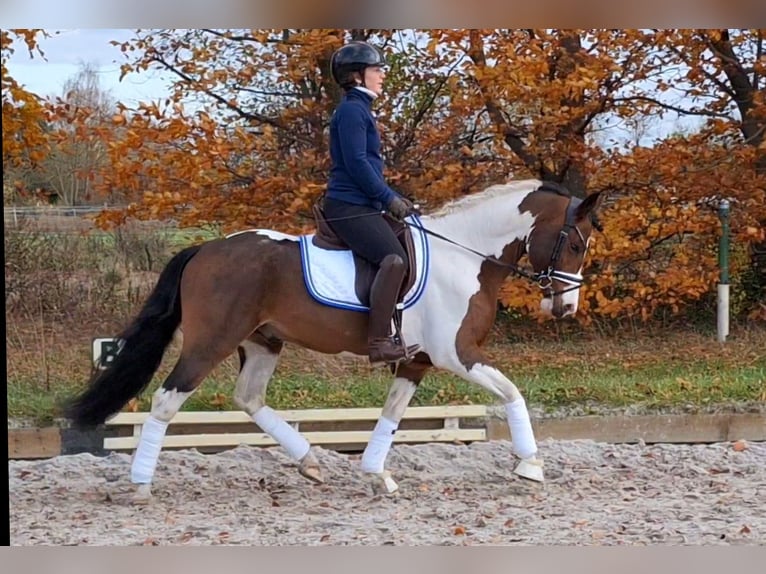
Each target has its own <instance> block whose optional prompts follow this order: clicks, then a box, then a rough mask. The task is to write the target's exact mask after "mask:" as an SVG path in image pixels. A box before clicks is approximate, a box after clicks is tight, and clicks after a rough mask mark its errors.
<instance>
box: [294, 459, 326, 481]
mask: <svg viewBox="0 0 766 574" xmlns="http://www.w3.org/2000/svg"><path fill="white" fill-rule="evenodd" d="M298 472H299V473H300V474H301V476H303V477H304V478H308V479H309V480H310V481H312V482H316V483H317V484H324V479H323V478H322V469H321V468H320V466H319V461H317V459H316V457H315V456H314V455H313V454H311V453H310V452H309V453H308V454H307V455H306V456H304V457H303V458H302V459H301V463H300V465H299V466H298Z"/></svg>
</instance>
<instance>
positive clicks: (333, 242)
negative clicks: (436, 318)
mask: <svg viewBox="0 0 766 574" xmlns="http://www.w3.org/2000/svg"><path fill="white" fill-rule="evenodd" d="M312 209H313V212H314V220H315V221H316V233H315V234H314V236H313V237H312V239H311V242H312V243H313V244H314V245H316V246H317V247H320V248H322V249H330V250H351V248H350V247H349V246H348V245H346V243H345V242H344V241H343V240H342V239H341V238H340V237H338V236H337V235H336V234H335V232H334V231H333V229H332V227H331V226H330V224H329V223H328V222H327V219H326V218H325V214H324V211H323V210H322V207H321V206H320V205H319V204H316V203H315V204H314V206H313V208H312ZM383 219H384V220H385V221H386V223H388V225H389V226H390V227H391V229H392V230H393V232H394V234H395V235H396V238H397V239H398V240H399V243H400V244H401V246H402V247H403V248H404V252H405V253H406V254H407V263H408V264H409V265H408V271H407V274H406V275H405V276H404V280H403V281H402V287H401V289H400V290H399V295H398V297H397V302H399V303H401V301H402V298H403V297H404V295H405V294H406V293H407V292H408V291H409V290H410V289H411V288H412V286H413V285H414V283H415V279H416V272H415V269H416V267H415V263H416V262H415V245H414V242H413V240H412V232H411V231H410V228H409V227H408V226H407V224H406V223H403V222H401V221H398V220H396V219H394V218H393V217H391V216H390V215H388V214H387V213H386V214H383ZM354 265H355V268H356V275H355V277H354V290H355V291H356V295H357V297H359V300H360V301H361V302H362V303H364V304H365V305H369V303H370V288H371V287H372V282H373V280H374V279H375V275H376V274H377V272H378V268H377V266H375V265H373V264H372V263H370V262H369V261H367V260H366V259H363V258H361V257H359V256H357V255H356V254H355V255H354Z"/></svg>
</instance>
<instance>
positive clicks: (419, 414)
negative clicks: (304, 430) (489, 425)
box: [106, 405, 487, 426]
mask: <svg viewBox="0 0 766 574" xmlns="http://www.w3.org/2000/svg"><path fill="white" fill-rule="evenodd" d="M381 412H382V409H380V408H359V409H302V410H283V411H277V413H278V414H279V415H280V416H281V417H282V418H283V419H285V420H286V421H287V422H304V421H311V422H320V421H352V420H375V419H377V418H378V417H379V416H380V414H381ZM486 414H487V407H486V405H444V406H432V407H410V408H408V409H407V410H406V411H405V412H404V416H403V418H405V419H419V418H447V417H466V418H473V417H483V416H486ZM148 416H149V413H147V412H141V413H118V414H117V415H115V416H114V417H113V418H112V419H110V420H109V421H107V423H106V424H107V425H109V426H117V425H136V424H143V422H144V421H145V420H146V418H147V417H148ZM248 422H252V420H251V419H250V417H249V416H248V415H247V413H245V412H244V411H198V412H189V411H182V412H179V413H176V415H175V416H174V417H173V420H172V421H171V424H180V423H183V424H206V423H208V424H209V423H215V424H229V423H248Z"/></svg>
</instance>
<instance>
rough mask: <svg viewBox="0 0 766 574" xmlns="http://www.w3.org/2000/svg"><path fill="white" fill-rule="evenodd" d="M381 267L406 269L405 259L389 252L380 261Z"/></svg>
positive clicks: (398, 269)
mask: <svg viewBox="0 0 766 574" xmlns="http://www.w3.org/2000/svg"><path fill="white" fill-rule="evenodd" d="M380 267H381V268H386V269H395V270H397V271H407V261H406V260H405V259H404V258H403V257H402V256H401V255H399V254H397V253H391V254H390V255H386V256H385V257H384V258H383V261H381V262H380Z"/></svg>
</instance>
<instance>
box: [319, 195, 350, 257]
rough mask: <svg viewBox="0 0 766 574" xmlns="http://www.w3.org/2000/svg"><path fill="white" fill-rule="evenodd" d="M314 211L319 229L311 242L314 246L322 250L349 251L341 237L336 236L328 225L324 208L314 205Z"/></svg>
mask: <svg viewBox="0 0 766 574" xmlns="http://www.w3.org/2000/svg"><path fill="white" fill-rule="evenodd" d="M312 211H313V212H314V220H315V221H316V228H317V230H316V233H315V234H314V237H313V238H312V240H311V241H312V242H313V243H314V245H316V246H317V247H321V248H322V249H348V245H346V244H345V243H344V242H343V240H342V239H341V238H340V237H338V236H337V235H335V232H334V231H333V230H332V227H330V224H329V223H327V220H326V219H325V215H324V211H322V208H321V207H320V206H319V204H318V203H315V204H314V207H313V208H312Z"/></svg>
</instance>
